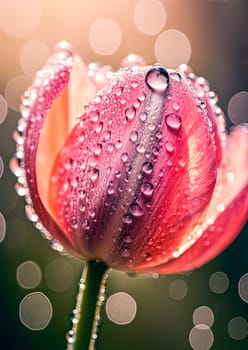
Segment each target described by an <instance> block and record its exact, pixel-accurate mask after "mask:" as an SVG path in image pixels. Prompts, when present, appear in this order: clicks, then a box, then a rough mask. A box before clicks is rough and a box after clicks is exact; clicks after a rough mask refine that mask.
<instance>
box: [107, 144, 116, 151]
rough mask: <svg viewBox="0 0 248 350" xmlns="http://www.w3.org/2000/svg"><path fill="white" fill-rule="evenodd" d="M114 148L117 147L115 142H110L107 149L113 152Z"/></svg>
mask: <svg viewBox="0 0 248 350" xmlns="http://www.w3.org/2000/svg"><path fill="white" fill-rule="evenodd" d="M114 149H115V146H114V144H113V143H109V144H108V147H107V150H108V151H109V152H113V150H114Z"/></svg>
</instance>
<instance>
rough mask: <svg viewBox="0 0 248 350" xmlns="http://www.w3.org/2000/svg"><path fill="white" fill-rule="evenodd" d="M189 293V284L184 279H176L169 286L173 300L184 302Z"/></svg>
mask: <svg viewBox="0 0 248 350" xmlns="http://www.w3.org/2000/svg"><path fill="white" fill-rule="evenodd" d="M187 292H188V287H187V284H186V282H185V281H184V280H182V279H176V280H174V281H173V282H171V284H170V286H169V294H170V296H171V298H172V299H175V300H182V299H184V298H185V297H186V295H187Z"/></svg>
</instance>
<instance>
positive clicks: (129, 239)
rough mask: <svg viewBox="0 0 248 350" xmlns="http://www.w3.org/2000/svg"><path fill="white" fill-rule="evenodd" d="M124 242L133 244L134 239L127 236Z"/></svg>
mask: <svg viewBox="0 0 248 350" xmlns="http://www.w3.org/2000/svg"><path fill="white" fill-rule="evenodd" d="M123 242H125V243H131V242H132V237H131V236H130V235H125V236H124V237H123Z"/></svg>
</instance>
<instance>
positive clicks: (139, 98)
mask: <svg viewBox="0 0 248 350" xmlns="http://www.w3.org/2000/svg"><path fill="white" fill-rule="evenodd" d="M145 99H146V94H145V93H141V94H140V95H139V96H138V100H139V101H140V102H143V101H145Z"/></svg>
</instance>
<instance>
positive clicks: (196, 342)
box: [189, 324, 214, 350]
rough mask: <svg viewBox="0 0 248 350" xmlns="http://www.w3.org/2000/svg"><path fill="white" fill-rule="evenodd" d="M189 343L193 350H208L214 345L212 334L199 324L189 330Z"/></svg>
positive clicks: (206, 327) (208, 329)
mask: <svg viewBox="0 0 248 350" xmlns="http://www.w3.org/2000/svg"><path fill="white" fill-rule="evenodd" d="M189 342H190V345H191V347H192V348H193V349H194V350H209V349H211V347H212V345H213V343H214V336H213V332H212V331H211V329H210V328H209V327H208V326H207V325H205V324H199V325H197V326H195V327H193V328H192V329H191V331H190V333H189Z"/></svg>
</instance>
